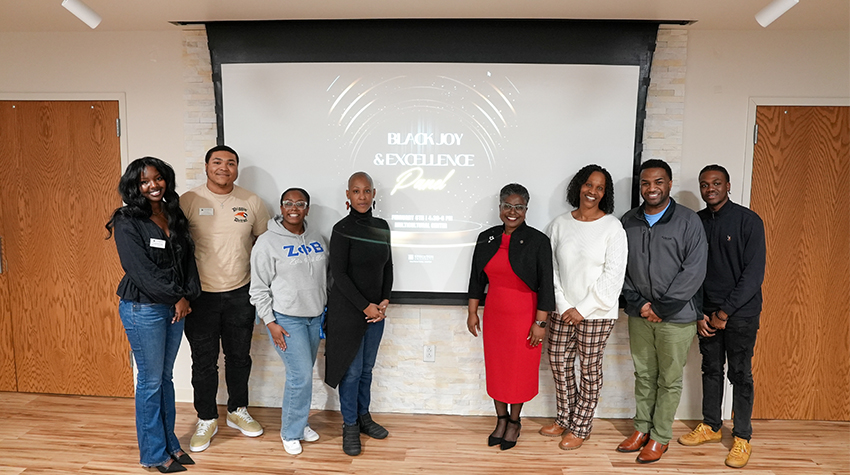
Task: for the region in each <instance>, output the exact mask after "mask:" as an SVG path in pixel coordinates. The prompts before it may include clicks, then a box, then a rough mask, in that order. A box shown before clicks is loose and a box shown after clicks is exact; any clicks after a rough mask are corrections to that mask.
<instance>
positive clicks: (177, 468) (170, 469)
mask: <svg viewBox="0 0 850 475" xmlns="http://www.w3.org/2000/svg"><path fill="white" fill-rule="evenodd" d="M156 469H157V470H159V473H177V472H185V471H186V467H184V466H183V465H181V464H180V462H178V461H176V460H172V461H171V463H170V464H168V465H157V466H156Z"/></svg>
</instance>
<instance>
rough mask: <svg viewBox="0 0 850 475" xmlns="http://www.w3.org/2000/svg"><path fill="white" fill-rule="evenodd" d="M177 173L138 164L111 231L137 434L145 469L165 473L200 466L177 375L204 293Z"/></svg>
mask: <svg viewBox="0 0 850 475" xmlns="http://www.w3.org/2000/svg"><path fill="white" fill-rule="evenodd" d="M174 189H175V180H174V170H172V168H171V166H169V165H168V164H167V163H165V162H163V161H162V160H159V159H157V158H153V157H144V158H139V159H137V160H134V161H133V162H132V163H130V165H129V166H128V167H127V170H126V171H125V172H124V175H123V176H122V177H121V181H120V182H119V184H118V192H119V193H121V198H122V199H123V200H124V203H126V205H125V206H122V207H121V208H118V209H116V210H115V212H114V213H112V217H111V218H110V220H109V222H108V223H106V229H107V230H108V231H109V236H112V235H113V233H114V235H115V245H116V247H117V248H118V257H119V258H120V259H121V267H123V268H124V277H123V278H122V279H121V282H120V283H119V284H118V292H117V293H118V296H119V297H121V301H120V303H119V304H118V313H119V314H120V315H121V322H122V323H123V324H124V330H125V331H126V333H127V339H128V340H129V341H130V347H131V348H132V349H133V356H134V357H135V360H136V368H137V369H138V379H137V384H136V436H137V438H138V442H139V452H140V454H141V455H140V461H141V464H142V465H143V466H145V467H156V468H157V469H158V470H159V471H160V472H162V473H172V472H182V471H184V470H186V469H185V468H184V467H183V465H184V464H193V463H194V461H192V459H191V458H190V457H189V455H188V454H186V453H185V452H184V451H183V450H182V449H181V448H180V442H179V441H178V440H177V436H175V435H174V418H175V407H174V384H173V383H172V382H171V371H172V368H173V367H174V360H175V359H176V358H177V350H178V349H179V347H180V340H181V337H182V334H183V318H184V317H185V316H186V315H188V314H189V313H190V312H191V311H192V309H191V308H190V307H189V301H190V300H191V299H193V298H196V297H197V296H199V295H200V293H201V284H200V279H199V278H198V269H197V267H196V266H195V254H194V246H193V244H192V239H191V238H190V237H189V226H188V221H187V220H186V216H184V215H183V212H182V211H181V210H180V204H179V198H178V196H177V192H175V190H174Z"/></svg>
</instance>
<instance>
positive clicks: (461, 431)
mask: <svg viewBox="0 0 850 475" xmlns="http://www.w3.org/2000/svg"><path fill="white" fill-rule="evenodd" d="M221 411H222V413H223V411H224V409H223V408H221ZM177 413H178V416H177V435H178V437H179V438H180V441H181V442H182V443H183V447H184V449H186V448H188V445H189V438H190V437H191V433H192V430H193V428H194V423H195V416H194V411H193V409H192V406H191V405H190V404H185V403H180V404H178V405H177ZM251 414H252V415H253V416H254V417H255V418H256V419H257V420H258V421H260V422H261V423H262V424H263V426H264V427H265V428H266V433H265V434H264V435H262V436H260V437H257V438H254V439H250V438H247V437H244V436H242V435H241V434H239V433H238V432H237V431H236V430H233V429H230V428H228V427H227V426H226V425H224V424H221V425H220V426H219V433H218V435H216V436H215V438H214V439H213V441H212V445H211V446H210V447H209V448H208V449H207V450H206V451H204V452H201V453H197V454H192V457H194V459H195V461H196V462H197V465H194V466H190V467H188V468H189V472H187V473H190V474H231V473H245V474H253V473H269V474H271V473H274V474H307V473H371V474H374V475H378V474H383V473H402V474H403V473H452V472H456V473H458V474H468V473H474V474H477V473H482V474H483V473H534V474H561V473H570V474H572V473H575V474H615V473H616V474H638V473H640V474H667V473H678V474H682V473H688V474H716V473H741V472H742V471H743V472H747V473H751V474H789V475H790V474H795V475H797V474H827V473H838V474H850V423H845V422H808V421H754V423H753V426H754V433H755V437H754V438H753V456H752V458H751V459H750V463H749V465H747V467H746V468H744V469H743V470H742V471H741V470H733V469H729V468H727V467H726V466H725V465H724V464H723V460H724V458H725V457H726V453H727V451H728V450H729V448H730V447H731V439H732V436H731V435H730V434H729V433H728V430H727V429H725V428H724V432H723V441H722V443H720V444H708V445H704V446H701V447H693V448H689V447H683V446H681V445H678V444H677V443H675V442H673V443H672V444H671V446H670V450H669V452H667V454H666V455H665V456H664V457H663V458H662V459H661V461H659V462H657V463H655V464H652V465H637V464H636V463H635V462H634V460H635V455H636V454H621V453H618V452H616V451H615V450H614V448H615V447H616V445H617V444H618V443H619V442H620V441H621V440H622V439H623V438H624V437H625V436H626V435H628V434H630V433H631V430H632V427H631V421H629V420H620V419H614V420H603V419H600V420H596V421H595V424H594V431H593V435H592V436H591V438H590V439H589V440H588V441H587V443H585V445H584V447H582V448H581V449H579V450H576V451H572V452H565V451H562V450H560V449H558V439H556V438H547V437H543V436H541V435H538V434H537V430H538V429H539V428H540V426H541V425H542V424H545V423H548V422H549V421H548V420H546V419H540V418H528V419H523V429H522V430H523V433H522V436H521V437H520V439H519V443H518V444H517V446H516V447H515V448H513V449H511V450H508V451H505V452H501V451H499V449H498V447H492V448H491V447H487V444H486V439H487V435H488V433H489V432H490V430H491V429H492V426H493V424H494V418H491V417H469V416H438V415H410V414H376V415H375V419H376V420H377V421H379V422H381V423H382V424H383V425H385V426H386V427H387V429H389V431H390V436H389V437H388V438H387V439H385V440H371V439H369V438H368V437H366V436H363V453H362V454H361V455H360V456H358V457H349V456H347V455H345V454H343V452H342V448H341V438H340V436H341V429H340V424H341V419H340V416H339V413H337V412H330V411H318V412H316V413H315V414H313V415H311V416H310V424H311V426H312V427H313V428H314V429H315V430H316V431H317V432H318V433H319V434H320V435H321V439H320V440H319V441H318V442H313V443H304V444H303V445H304V452H303V453H302V454H301V455H299V456H297V457H293V456H290V455H288V454H286V452H284V451H283V447H282V446H281V442H280V437H279V430H280V410H279V409H273V408H252V409H251ZM133 415H134V408H133V400H132V399H117V398H97V397H78V396H50V395H41V394H23V393H0V474H2V475H6V474H19V473H27V474H32V473H44V474H69V473H97V474H113V473H115V474H118V473H136V474H141V473H146V472H145V469H143V468H142V467H141V466H140V465H138V463H137V462H138V457H139V453H138V449H137V447H136V433H135V427H134V419H133ZM219 421H220V422H222V421H223V418H219ZM693 425H695V423H692V422H681V421H677V422H676V423H675V425H674V427H673V430H674V434H675V436H676V437H678V436H679V435H681V434H683V433H685V432H687V431H688V430H690V429H689V428H690V427H692V426H693ZM156 473H158V472H156Z"/></svg>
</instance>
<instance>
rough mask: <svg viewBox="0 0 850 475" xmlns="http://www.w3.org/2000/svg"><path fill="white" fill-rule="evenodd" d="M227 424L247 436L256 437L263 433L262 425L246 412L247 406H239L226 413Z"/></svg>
mask: <svg viewBox="0 0 850 475" xmlns="http://www.w3.org/2000/svg"><path fill="white" fill-rule="evenodd" d="M227 426H228V427H232V428H234V429H239V431H240V432H242V434H244V435H246V436H248V437H257V436H260V435H263V426H261V425H260V423H259V422H257V421H255V420H254V418H253V417H251V414H248V408H247V407H240V408H239V409H236V410H235V411H233V412H228V413H227Z"/></svg>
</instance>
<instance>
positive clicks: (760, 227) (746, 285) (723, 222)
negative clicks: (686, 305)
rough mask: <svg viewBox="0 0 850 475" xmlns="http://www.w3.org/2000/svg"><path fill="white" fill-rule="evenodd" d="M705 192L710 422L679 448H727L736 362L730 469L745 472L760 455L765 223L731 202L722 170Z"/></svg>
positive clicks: (711, 171) (703, 184)
mask: <svg viewBox="0 0 850 475" xmlns="http://www.w3.org/2000/svg"><path fill="white" fill-rule="evenodd" d="M699 188H700V194H701V195H702V199H703V201H705V204H706V207H705V209H703V210H702V211H700V212H699V213H698V215H699V217H700V219H701V220H702V224H703V226H704V227H705V234H706V238H707V239H708V268H707V271H706V274H705V283H704V285H703V304H704V310H703V311H704V315H703V316H702V318H701V319H700V320H699V321H697V331H698V333H699V348H700V353H702V413H703V422H701V423H700V424H699V425H697V427H696V428H695V429H694V430H693V431H692V432H690V433H688V434H686V435H683V436H682V437H679V443H680V444H682V445H688V446H694V445H700V444H703V443H706V442H720V439H721V434H720V427H721V425H722V424H723V417H722V414H721V404H722V399H723V364H724V363H726V362H727V361H728V365H729V370H728V377H729V381H731V382H732V388H733V393H732V413H733V416H732V417H733V424H734V427H733V429H732V435H733V436H734V444H733V445H732V450H731V451H730V452H729V455H728V456H727V457H726V465H728V466H730V467H734V468H741V467H743V466H744V465H746V464H747V461H749V458H750V453H751V452H752V449H751V447H750V444H749V441H750V437H751V436H752V430H753V428H752V424H751V422H750V419H751V417H752V413H753V371H752V369H753V367H752V358H753V347H754V346H755V343H756V334H757V333H758V329H759V315H760V314H761V304H762V296H761V284H762V282H763V281H764V267H765V253H766V251H765V242H764V224H763V223H762V220H761V218H759V216H758V215H757V214H756V213H755V212H753V211H750V210H749V209H747V208H744V207H743V206H740V205H737V204H735V203H733V202H731V201H729V189H730V185H729V172H727V171H726V169H725V168H723V167H722V166H720V165H708V166H707V167H705V168H703V169H702V171H701V172H700V174H699Z"/></svg>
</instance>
